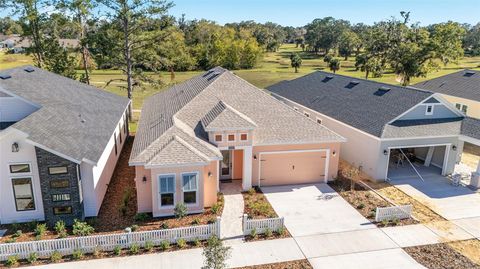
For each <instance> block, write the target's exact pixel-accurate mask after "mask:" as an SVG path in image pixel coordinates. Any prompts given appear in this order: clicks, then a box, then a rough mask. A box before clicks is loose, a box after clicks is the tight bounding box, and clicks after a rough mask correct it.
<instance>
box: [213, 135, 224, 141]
mask: <svg viewBox="0 0 480 269" xmlns="http://www.w3.org/2000/svg"><path fill="white" fill-rule="evenodd" d="M217 135H219V136H220V141H217ZM213 141H215V142H217V143H220V142H223V134H214V135H213Z"/></svg>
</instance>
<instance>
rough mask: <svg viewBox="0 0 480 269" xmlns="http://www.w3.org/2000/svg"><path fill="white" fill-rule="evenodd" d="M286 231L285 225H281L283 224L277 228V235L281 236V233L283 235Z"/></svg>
mask: <svg viewBox="0 0 480 269" xmlns="http://www.w3.org/2000/svg"><path fill="white" fill-rule="evenodd" d="M286 232H287V230H285V227H283V226H282V227H280V228H278V229H277V233H278V234H279V235H282V236H283V235H285V233H286Z"/></svg>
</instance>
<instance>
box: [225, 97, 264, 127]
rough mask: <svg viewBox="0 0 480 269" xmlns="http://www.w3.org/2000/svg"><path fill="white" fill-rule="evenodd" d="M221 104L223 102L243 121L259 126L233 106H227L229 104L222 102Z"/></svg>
mask: <svg viewBox="0 0 480 269" xmlns="http://www.w3.org/2000/svg"><path fill="white" fill-rule="evenodd" d="M220 102H222V103H223V104H224V105H225V106H226V108H227V109H229V110H231V111H232V112H233V113H235V114H237V115H238V116H240V117H241V118H242V119H244V120H246V121H248V122H250V123H251V124H253V125H255V126H257V124H256V123H255V122H254V121H253V120H252V119H251V118H250V117H248V116H247V115H245V114H243V113H242V112H240V111H238V110H236V109H235V108H234V107H232V106H231V105H229V104H227V103H225V102H223V101H220Z"/></svg>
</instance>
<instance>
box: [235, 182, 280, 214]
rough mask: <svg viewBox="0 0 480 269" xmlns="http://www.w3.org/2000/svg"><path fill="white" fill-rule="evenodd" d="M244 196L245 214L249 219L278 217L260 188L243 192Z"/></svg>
mask: <svg viewBox="0 0 480 269" xmlns="http://www.w3.org/2000/svg"><path fill="white" fill-rule="evenodd" d="M242 195H243V201H244V208H243V212H245V214H247V215H248V217H249V218H252V219H266V218H277V217H278V215H277V213H276V212H275V210H274V209H273V207H272V205H271V204H270V203H269V202H268V200H267V198H266V197H265V195H264V194H263V192H262V190H261V189H260V188H258V187H253V188H251V189H250V190H249V191H247V192H242Z"/></svg>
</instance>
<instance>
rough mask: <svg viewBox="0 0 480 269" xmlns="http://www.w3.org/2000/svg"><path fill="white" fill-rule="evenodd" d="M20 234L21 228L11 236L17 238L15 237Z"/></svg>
mask: <svg viewBox="0 0 480 269" xmlns="http://www.w3.org/2000/svg"><path fill="white" fill-rule="evenodd" d="M22 234H23V232H22V230H17V231H16V232H15V233H14V234H13V237H15V238H17V237H20V236H22Z"/></svg>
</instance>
